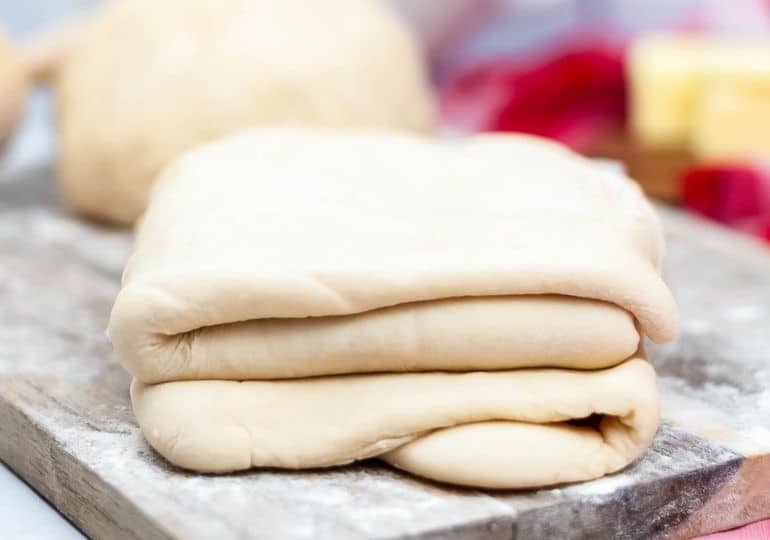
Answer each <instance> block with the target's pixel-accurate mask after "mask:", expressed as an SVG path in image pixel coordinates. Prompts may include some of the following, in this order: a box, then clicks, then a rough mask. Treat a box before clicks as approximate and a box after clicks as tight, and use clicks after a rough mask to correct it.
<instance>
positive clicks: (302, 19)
mask: <svg viewBox="0 0 770 540" xmlns="http://www.w3.org/2000/svg"><path fill="white" fill-rule="evenodd" d="M77 30H78V35H77V39H76V40H71V43H70V48H69V49H68V50H67V52H66V55H64V56H63V59H62V60H61V62H60V65H57V66H54V69H53V71H54V74H53V75H54V76H53V79H54V83H55V90H56V102H57V116H58V122H57V125H58V133H59V152H58V154H59V161H58V171H57V172H58V180H59V182H60V184H61V188H62V194H63V195H64V197H65V198H66V199H67V201H69V203H70V204H71V205H72V206H73V207H74V208H75V209H76V210H78V211H80V212H82V213H84V214H87V215H90V216H94V217H97V218H102V219H107V220H110V221H114V222H119V223H131V222H133V221H134V220H135V219H136V218H137V217H138V216H139V215H140V213H141V212H142V211H143V210H144V207H145V205H146V201H147V196H148V192H149V189H150V186H151V184H152V182H153V181H154V180H155V178H156V177H157V175H158V174H159V173H160V172H161V170H162V169H163V168H164V167H165V166H166V165H168V163H169V162H170V161H172V160H173V159H174V158H175V157H176V156H178V155H179V154H180V153H182V152H184V151H185V150H188V149H189V148H191V147H193V146H195V145H198V144H200V143H202V142H206V141H209V140H213V139H216V138H218V137H221V136H224V135H226V134H229V133H232V132H235V131H238V130H241V129H244V128H247V127H249V126H259V125H276V124H277V125H281V124H293V123H296V124H308V125H319V126H329V127H336V128H362V127H368V128H393V129H404V130H414V131H429V130H431V129H432V127H433V124H434V117H435V114H434V105H433V97H432V95H431V91H430V88H429V84H428V76H427V68H426V65H425V60H424V58H423V57H422V56H423V55H422V51H421V50H420V49H419V46H418V43H417V41H416V40H415V39H414V37H413V36H412V35H411V34H410V32H409V30H408V28H407V26H406V24H405V23H404V22H403V21H401V20H399V19H398V18H397V16H396V15H395V14H394V13H393V12H392V11H391V9H390V8H389V7H388V6H387V5H386V4H385V3H384V2H383V1H381V0H313V1H312V2H308V1H307V0H280V1H276V0H217V1H210V0H163V1H161V2H157V1H155V0H111V1H110V2H108V3H107V4H106V5H105V6H103V7H101V6H100V9H99V11H97V12H96V13H95V14H94V15H93V16H92V17H89V19H88V20H87V21H84V22H83V23H82V24H81V25H80V26H78V28H77Z"/></svg>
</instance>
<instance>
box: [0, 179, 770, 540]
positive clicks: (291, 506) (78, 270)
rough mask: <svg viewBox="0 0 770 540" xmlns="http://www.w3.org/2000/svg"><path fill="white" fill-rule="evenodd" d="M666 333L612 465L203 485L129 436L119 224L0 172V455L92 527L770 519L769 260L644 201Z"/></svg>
mask: <svg viewBox="0 0 770 540" xmlns="http://www.w3.org/2000/svg"><path fill="white" fill-rule="evenodd" d="M661 211H662V213H663V216H664V222H665V225H666V230H667V236H668V258H667V263H666V277H667V279H668V281H669V283H670V284H671V286H672V288H673V290H674V292H675V294H676V297H677V299H678V301H679V303H680V307H681V314H682V332H681V336H680V338H679V339H678V340H677V341H676V342H675V343H673V344H672V345H669V346H664V347H655V346H653V347H650V350H651V356H652V359H653V361H654V363H655V366H656V368H657V370H658V373H659V374H660V380H659V382H660V389H661V392H662V395H663V411H664V418H665V422H664V424H663V426H662V427H661V429H660V432H659V434H658V436H657V438H656V440H655V442H654V444H653V446H652V448H651V449H650V450H649V451H648V452H647V453H646V455H645V456H644V457H643V458H642V459H641V460H640V461H639V462H637V463H636V464H634V465H633V466H631V467H629V468H627V469H626V470H624V471H622V472H620V473H618V474H615V475H612V476H609V477H606V478H603V479H600V480H596V481H593V482H588V483H584V484H577V485H567V486H561V487H558V488H555V489H543V490H537V491H518V492H510V491H509V492H484V491H477V490H468V489H454V488H450V487H446V486H441V485H438V484H433V483H429V482H424V481H420V480H417V479H415V478H412V477H410V476H408V475H406V474H403V473H400V472H397V471H395V470H392V469H390V468H388V467H386V466H384V465H381V464H379V463H377V462H366V463H362V464H360V465H356V466H350V467H343V468H337V469H330V470H323V471H310V472H301V473H300V472H297V473H292V472H281V471H253V472H249V473H245V474H233V475H224V476H204V475H198V474H191V473H188V472H184V471H181V470H178V469H175V468H174V467H172V466H169V465H168V464H167V463H166V462H165V461H163V459H161V458H159V457H158V456H157V455H156V454H155V453H154V452H153V450H151V449H150V448H149V447H148V446H147V445H146V443H145V442H144V441H143V439H142V436H141V434H140V432H139V429H138V428H137V425H136V422H135V421H134V418H133V415H132V413H131V409H130V405H129V400H128V382H129V379H128V376H127V375H126V374H125V373H124V372H123V371H122V370H121V368H120V367H119V366H118V365H117V363H116V361H115V358H114V356H113V355H112V352H111V349H110V346H109V344H108V342H107V339H106V337H105V334H104V329H105V326H106V321H107V316H108V314H109V311H110V307H111V305H112V301H113V299H114V297H115V294H116V292H117V290H118V282H119V277H120V272H121V269H122V267H123V264H124V262H125V259H126V256H127V253H128V250H129V247H130V234H129V233H128V232H124V231H119V230H112V229H108V228H104V227H100V226H98V225H95V224H90V223H87V222H84V221H80V220H78V219H76V218H75V217H73V216H72V215H70V214H69V213H68V212H67V211H66V210H64V209H63V207H62V206H61V204H60V203H59V202H58V198H57V196H56V194H55V189H54V188H53V180H52V173H51V171H50V170H49V169H47V168H39V169H34V170H29V171H27V172H25V173H23V174H19V175H17V176H16V177H14V178H12V179H8V180H7V181H4V182H2V183H0V458H2V460H3V461H5V462H6V463H7V464H8V465H9V466H10V467H12V468H13V469H14V470H15V471H16V472H17V473H18V474H19V475H21V476H22V477H23V478H24V479H25V480H27V482H29V483H30V484H31V485H32V486H34V487H35V488H36V489H37V490H38V491H39V492H40V493H42V494H43V495H44V496H45V497H47V498H48V499H49V500H50V501H51V502H52V503H53V504H54V505H55V506H56V507H57V508H59V509H60V510H61V512H63V513H64V514H65V515H66V516H67V517H68V518H69V519H71V520H72V521H73V522H74V523H75V524H77V525H78V526H79V527H80V528H82V530H83V531H85V532H86V533H87V534H89V535H91V536H93V537H95V538H142V539H149V538H190V539H204V538H269V539H281V538H287V539H310V538H334V539H345V538H405V537H410V538H415V537H416V538H500V539H511V538H651V537H661V538H662V537H670V538H686V537H690V536H693V535H695V534H699V533H706V532H710V531H715V530H721V529H725V528H728V527H732V526H736V525H740V524H743V523H747V522H750V521H753V520H756V519H760V518H764V517H767V516H770V253H768V250H766V249H765V248H764V247H763V246H761V245H759V244H755V243H753V242H752V241H751V240H748V239H745V238H742V237H738V236H736V235H734V234H732V233H729V232H726V231H723V230H721V229H717V228H716V227H713V226H710V225H707V224H705V223H702V222H699V221H696V220H694V219H692V218H688V217H685V216H683V215H680V214H678V213H676V212H674V211H672V210H668V209H661Z"/></svg>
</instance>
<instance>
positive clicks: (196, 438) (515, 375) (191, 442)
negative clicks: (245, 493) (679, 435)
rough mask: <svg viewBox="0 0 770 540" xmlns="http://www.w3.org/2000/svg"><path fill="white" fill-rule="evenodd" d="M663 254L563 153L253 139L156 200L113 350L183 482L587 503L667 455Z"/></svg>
mask: <svg viewBox="0 0 770 540" xmlns="http://www.w3.org/2000/svg"><path fill="white" fill-rule="evenodd" d="M662 251H663V246H662V236H661V231H660V227H659V224H658V221H657V218H656V216H655V215H654V212H653V210H652V209H651V207H650V206H649V204H648V203H647V202H646V201H645V200H644V198H643V196H642V195H641V193H640V192H639V190H638V188H637V187H636V186H635V185H634V184H633V183H632V182H630V181H629V180H628V179H626V178H624V177H622V176H619V175H618V174H617V173H608V172H606V171H605V170H604V169H601V168H600V167H599V166H597V165H595V164H593V163H592V162H590V161H588V160H585V159H583V158H581V157H579V156H577V155H575V154H573V153H571V152H569V151H568V150H566V149H564V148H563V147H561V146H559V145H556V144H553V143H548V142H544V141H542V140H539V139H535V138H532V137H526V136H515V135H484V136H477V137H473V138H470V139H461V140H460V139H458V140H444V141H435V140H428V139H424V138H421V137H417V136H411V135H406V134H397V133H393V132H365V133H357V134H352V133H339V132H327V131H323V130H311V129H290V128H287V129H261V130H253V131H250V132H246V133H243V134H240V135H237V136H234V137H231V138H228V139H225V140H222V141H220V142H216V143H212V144H210V145H207V146H205V147H201V148H199V149H197V150H195V151H193V152H191V153H188V154H187V155H186V156H184V157H182V158H181V159H179V160H177V161H176V162H175V163H174V164H173V165H172V166H171V167H170V168H169V169H168V170H167V171H166V172H165V173H164V175H163V177H162V178H161V179H160V180H159V181H158V183H157V184H156V186H155V188H154V191H153V195H152V197H151V202H150V205H149V208H148V210H147V213H146V214H145V216H144V218H143V220H142V222H141V224H140V225H139V227H138V231H137V239H136V243H135V246H134V251H133V254H132V256H131V258H130V260H129V263H128V265H127V267H126V270H125V273H124V276H123V288H122V290H121V292H120V294H119V295H118V298H117V300H116V303H115V306H114V308H113V312H112V316H111V319H110V327H109V335H110V338H111V340H112V343H113V346H114V349H115V351H116V354H117V355H118V357H119V359H120V360H121V362H122V363H123V365H124V366H125V367H126V369H128V371H129V372H130V373H131V374H132V375H133V376H134V377H135V382H134V384H133V389H132V398H133V403H134V407H135V410H136V414H137V418H138V419H139V422H140V425H141V426H142V429H143V431H144V433H145V435H146V436H147V439H148V441H149V442H150V444H152V445H153V446H154V447H155V448H156V449H157V450H158V451H159V452H160V453H161V454H163V455H164V456H165V457H167V458H168V459H169V460H170V461H172V462H174V463H176V464H178V465H180V466H182V467H187V468H191V469H196V470H203V471H231V470H238V469H244V468H249V467H252V466H265V467H268V466H269V467H286V468H305V467H320V466H329V465H337V464H343V463H347V462H350V461H354V460H357V459H363V458H367V457H373V456H378V457H380V458H382V459H384V460H386V461H388V462H390V463H392V464H394V465H395V466H397V467H400V468H403V469H405V470H408V471H411V472H413V473H415V474H418V475H422V476H425V477H429V478H433V479H436V480H441V481H446V482H452V483H458V484H465V485H475V486H487V487H498V488H501V487H528V486H535V485H546V484H553V483H558V482H565V481H575V480H585V479H589V478H594V477H597V476H600V475H602V474H606V473H608V472H611V471H614V470H617V469H619V468H621V467H623V466H624V465H626V464H628V463H630V462H631V461H632V460H633V459H635V458H636V457H637V456H638V455H639V454H640V453H641V452H643V451H644V449H645V448H646V447H647V445H648V444H649V443H650V441H651V439H652V437H653V435H654V433H655V429H656V427H657V422H658V406H657V394H656V391H655V383H654V373H653V371H652V369H651V368H650V366H649V364H648V363H647V362H646V361H644V360H643V354H642V353H641V351H640V340H641V337H642V336H643V335H648V336H649V337H651V338H652V339H653V340H655V341H657V342H663V341H666V340H668V339H671V338H672V337H673V335H674V334H675V332H676V309H675V305H674V302H673V299H672V297H671V294H670V292H669V291H668V289H667V288H666V286H665V284H664V283H663V281H662V280H661V278H660V274H659V268H660V263H661V259H662ZM239 381H243V382H239ZM556 449H559V450H556ZM495 467H502V468H504V469H505V471H504V472H499V471H497V472H496V471H495V470H494V468H495Z"/></svg>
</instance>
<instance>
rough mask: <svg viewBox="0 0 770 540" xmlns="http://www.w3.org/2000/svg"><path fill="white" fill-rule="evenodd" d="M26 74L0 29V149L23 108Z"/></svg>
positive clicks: (17, 56)
mask: <svg viewBox="0 0 770 540" xmlns="http://www.w3.org/2000/svg"><path fill="white" fill-rule="evenodd" d="M26 92H27V76H26V71H25V68H24V64H23V62H22V60H21V58H20V56H19V54H18V52H17V51H16V50H15V49H14V47H13V45H12V44H11V42H10V41H9V39H8V37H7V36H6V35H5V33H4V32H3V31H2V30H0V149H1V148H2V147H3V146H5V143H6V142H7V141H8V139H9V138H10V136H11V134H12V133H13V129H14V127H16V123H17V121H18V120H19V116H21V112H22V110H23V108H24V97H25V95H26Z"/></svg>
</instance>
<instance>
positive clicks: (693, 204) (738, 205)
mask: <svg viewBox="0 0 770 540" xmlns="http://www.w3.org/2000/svg"><path fill="white" fill-rule="evenodd" d="M680 185H681V193H682V197H681V201H682V205H683V206H684V207H685V208H687V209H689V210H691V211H693V212H695V213H697V214H700V215H702V216H705V217H708V218H711V219H714V220H717V221H719V222H721V223H724V224H726V225H729V226H731V227H734V228H736V229H739V230H742V231H745V232H748V233H750V234H752V235H754V236H757V237H759V238H762V239H763V240H765V241H767V242H770V170H768V169H767V168H764V167H761V166H751V165H746V164H730V163H722V164H707V165H696V166H694V167H692V168H690V169H688V170H687V171H685V172H684V173H683V174H682V176H681V184H680Z"/></svg>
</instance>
